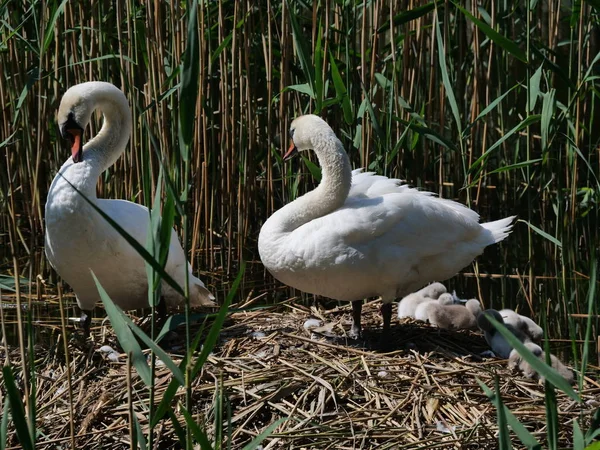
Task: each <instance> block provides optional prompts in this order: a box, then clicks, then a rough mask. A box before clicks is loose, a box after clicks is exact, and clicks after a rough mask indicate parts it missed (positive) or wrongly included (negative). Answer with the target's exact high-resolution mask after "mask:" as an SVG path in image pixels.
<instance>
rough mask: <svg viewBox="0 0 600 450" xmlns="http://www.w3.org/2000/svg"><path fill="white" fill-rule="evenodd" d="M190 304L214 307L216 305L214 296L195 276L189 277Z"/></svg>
mask: <svg viewBox="0 0 600 450" xmlns="http://www.w3.org/2000/svg"><path fill="white" fill-rule="evenodd" d="M190 288H191V289H190V306H191V307H195V306H202V307H214V306H217V303H216V301H215V300H216V299H215V296H214V295H212V293H211V292H210V291H209V290H208V289H206V286H204V283H203V282H202V281H200V280H199V279H198V278H196V277H193V278H192V277H190Z"/></svg>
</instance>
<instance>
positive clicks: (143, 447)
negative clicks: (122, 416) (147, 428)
mask: <svg viewBox="0 0 600 450" xmlns="http://www.w3.org/2000/svg"><path fill="white" fill-rule="evenodd" d="M132 417H133V427H134V429H135V434H136V437H137V444H138V448H139V449H140V450H150V449H149V448H148V441H146V436H144V430H143V428H142V426H141V425H140V421H139V420H138V418H137V415H136V414H135V412H134V413H133V414H132Z"/></svg>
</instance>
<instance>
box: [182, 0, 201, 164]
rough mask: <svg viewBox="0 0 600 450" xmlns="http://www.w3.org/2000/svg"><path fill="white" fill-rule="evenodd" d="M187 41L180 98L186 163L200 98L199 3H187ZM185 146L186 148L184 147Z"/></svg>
mask: <svg viewBox="0 0 600 450" xmlns="http://www.w3.org/2000/svg"><path fill="white" fill-rule="evenodd" d="M187 6H188V10H187V14H188V23H187V40H186V47H185V52H184V54H183V67H182V69H181V90H180V97H179V121H178V123H179V134H180V139H181V141H182V142H181V144H180V149H181V156H182V158H183V160H184V161H187V159H188V157H189V156H188V150H187V147H188V146H189V145H190V144H191V143H192V138H193V136H194V124H195V122H196V121H195V117H196V100H197V98H198V79H199V73H200V63H199V59H200V55H199V47H198V1H197V0H194V1H192V2H191V3H189V2H188V3H187ZM183 144H185V147H183Z"/></svg>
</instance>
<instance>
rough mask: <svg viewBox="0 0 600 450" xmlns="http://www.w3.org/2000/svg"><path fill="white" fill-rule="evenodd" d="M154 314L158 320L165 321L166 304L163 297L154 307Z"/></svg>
mask: <svg viewBox="0 0 600 450" xmlns="http://www.w3.org/2000/svg"><path fill="white" fill-rule="evenodd" d="M156 312H157V313H158V318H159V319H163V320H165V319H166V318H167V302H166V301H165V298H164V297H161V298H160V301H159V302H158V305H156Z"/></svg>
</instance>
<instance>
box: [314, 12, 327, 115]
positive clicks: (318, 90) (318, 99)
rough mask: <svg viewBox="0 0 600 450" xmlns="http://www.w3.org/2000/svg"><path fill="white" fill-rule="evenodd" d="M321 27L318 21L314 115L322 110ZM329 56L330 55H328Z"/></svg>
mask: <svg viewBox="0 0 600 450" xmlns="http://www.w3.org/2000/svg"><path fill="white" fill-rule="evenodd" d="M322 38H323V26H322V25H321V21H320V20H319V32H318V33H317V43H316V44H315V52H314V59H315V103H316V105H315V111H314V113H315V114H319V113H320V112H321V109H322V108H323V95H324V94H323V47H322V42H321V41H322ZM330 55H331V53H330Z"/></svg>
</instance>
